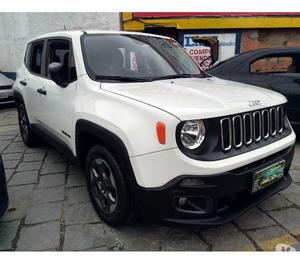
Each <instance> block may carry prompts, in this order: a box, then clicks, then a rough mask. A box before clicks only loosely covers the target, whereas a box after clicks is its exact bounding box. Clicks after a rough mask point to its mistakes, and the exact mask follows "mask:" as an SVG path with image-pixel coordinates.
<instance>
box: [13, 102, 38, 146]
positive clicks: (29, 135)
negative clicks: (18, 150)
mask: <svg viewBox="0 0 300 264" xmlns="http://www.w3.org/2000/svg"><path fill="white" fill-rule="evenodd" d="M18 121H19V128H20V133H21V137H22V139H23V142H24V144H25V145H26V146H28V147H35V146H36V144H37V141H38V138H37V136H36V135H35V134H34V133H33V131H32V129H31V127H30V123H29V120H28V116H27V113H26V109H25V106H24V104H20V105H19V106H18Z"/></svg>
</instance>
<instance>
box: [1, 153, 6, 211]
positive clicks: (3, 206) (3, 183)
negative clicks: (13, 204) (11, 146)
mask: <svg viewBox="0 0 300 264" xmlns="http://www.w3.org/2000/svg"><path fill="white" fill-rule="evenodd" d="M7 207H8V194H7V187H6V177H5V171H4V166H3V162H2V159H1V156H0V217H1V216H2V215H3V214H4V213H5V212H6V210H7Z"/></svg>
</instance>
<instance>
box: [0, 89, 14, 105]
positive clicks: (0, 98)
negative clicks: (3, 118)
mask: <svg viewBox="0 0 300 264" xmlns="http://www.w3.org/2000/svg"><path fill="white" fill-rule="evenodd" d="M14 102H15V98H14V95H13V90H12V89H9V90H0V105H2V104H10V103H14Z"/></svg>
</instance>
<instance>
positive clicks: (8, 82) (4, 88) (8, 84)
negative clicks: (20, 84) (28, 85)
mask: <svg viewBox="0 0 300 264" xmlns="http://www.w3.org/2000/svg"><path fill="white" fill-rule="evenodd" d="M13 84H14V81H13V80H12V79H10V78H7V77H6V76H5V75H4V74H2V73H0V105H3V104H9V103H14V102H15V99H14V95H13V90H12V86H13Z"/></svg>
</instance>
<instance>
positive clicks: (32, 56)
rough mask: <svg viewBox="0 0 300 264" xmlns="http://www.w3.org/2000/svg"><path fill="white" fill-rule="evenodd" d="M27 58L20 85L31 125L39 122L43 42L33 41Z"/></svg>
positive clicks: (43, 73)
mask: <svg viewBox="0 0 300 264" xmlns="http://www.w3.org/2000/svg"><path fill="white" fill-rule="evenodd" d="M28 56H29V58H28V62H27V65H26V68H27V72H26V73H25V75H24V78H22V79H20V85H23V86H24V89H25V90H26V92H25V97H26V100H25V103H26V109H27V113H28V115H29V118H30V122H31V123H38V122H40V116H39V113H40V100H41V99H42V96H41V94H40V93H38V90H39V89H40V88H41V85H42V82H43V79H44V75H45V72H44V67H43V65H44V59H45V41H44V40H38V41H34V42H32V43H31V44H30V46H29V55H28Z"/></svg>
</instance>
